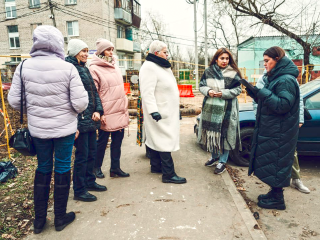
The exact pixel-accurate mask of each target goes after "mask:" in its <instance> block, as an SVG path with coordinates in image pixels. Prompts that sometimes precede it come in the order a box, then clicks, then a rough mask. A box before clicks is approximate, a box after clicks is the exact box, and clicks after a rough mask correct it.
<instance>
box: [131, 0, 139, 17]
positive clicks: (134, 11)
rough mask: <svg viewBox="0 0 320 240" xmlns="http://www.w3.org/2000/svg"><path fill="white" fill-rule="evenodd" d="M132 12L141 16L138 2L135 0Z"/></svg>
mask: <svg viewBox="0 0 320 240" xmlns="http://www.w3.org/2000/svg"><path fill="white" fill-rule="evenodd" d="M133 13H134V14H135V15H138V16H141V10H140V3H138V2H137V1H136V0H133Z"/></svg>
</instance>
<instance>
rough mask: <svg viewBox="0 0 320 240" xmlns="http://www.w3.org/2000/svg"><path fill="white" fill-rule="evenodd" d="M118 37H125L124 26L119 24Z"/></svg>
mask: <svg viewBox="0 0 320 240" xmlns="http://www.w3.org/2000/svg"><path fill="white" fill-rule="evenodd" d="M117 38H124V35H123V27H121V26H117Z"/></svg>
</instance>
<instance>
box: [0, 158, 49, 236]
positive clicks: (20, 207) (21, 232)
mask: <svg viewBox="0 0 320 240" xmlns="http://www.w3.org/2000/svg"><path fill="white" fill-rule="evenodd" d="M13 157H14V158H15V159H16V160H15V161H14V165H15V166H16V167H17V168H18V176H17V177H16V178H14V179H10V180H9V181H8V182H6V183H3V184H1V185H0V208H1V212H0V239H15V238H22V237H24V236H25V235H27V234H29V233H30V231H31V230H30V226H31V225H32V220H33V218H34V211H33V179H34V172H35V169H36V166H37V162H36V160H35V158H31V157H24V156H21V155H20V154H18V153H14V155H13ZM3 160H8V159H2V161H3ZM49 201H50V202H51V203H52V193H51V194H50V200H49Z"/></svg>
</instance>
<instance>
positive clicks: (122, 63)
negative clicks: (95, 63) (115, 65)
mask: <svg viewBox="0 0 320 240" xmlns="http://www.w3.org/2000/svg"><path fill="white" fill-rule="evenodd" d="M118 57H119V67H123V68H124V67H125V59H126V58H125V57H124V55H123V54H118Z"/></svg>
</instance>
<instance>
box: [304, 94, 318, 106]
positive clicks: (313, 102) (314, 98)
mask: <svg viewBox="0 0 320 240" xmlns="http://www.w3.org/2000/svg"><path fill="white" fill-rule="evenodd" d="M305 107H306V108H307V109H308V110H312V109H320V92H318V93H317V94H315V95H313V96H312V97H309V98H308V99H307V100H306V102H305Z"/></svg>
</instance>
